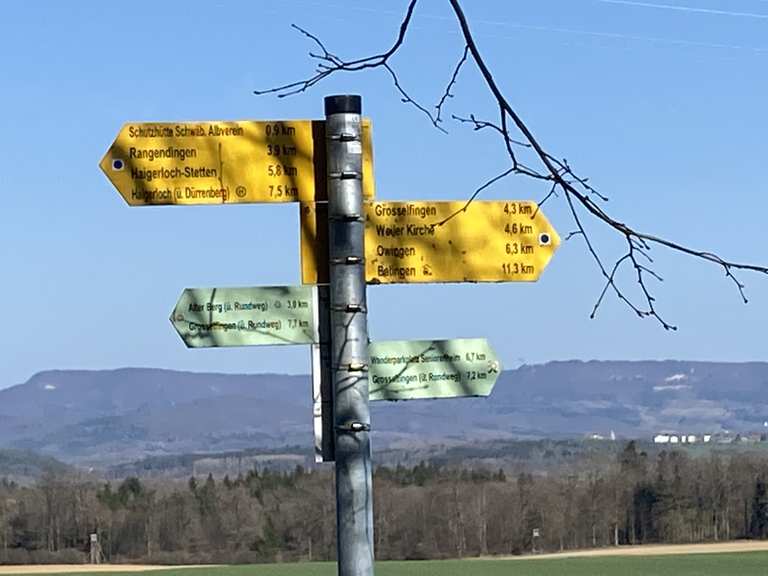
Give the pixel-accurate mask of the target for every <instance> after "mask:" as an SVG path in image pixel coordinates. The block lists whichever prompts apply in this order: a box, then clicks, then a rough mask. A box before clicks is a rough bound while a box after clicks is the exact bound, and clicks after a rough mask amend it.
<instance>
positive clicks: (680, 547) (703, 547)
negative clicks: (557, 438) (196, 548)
mask: <svg viewBox="0 0 768 576" xmlns="http://www.w3.org/2000/svg"><path fill="white" fill-rule="evenodd" d="M765 551H768V540H762V541H760V540H757V541H756V540H738V541H735V542H718V543H715V544H659V545H646V546H619V547H618V548H596V549H593V550H575V551H573V552H559V553H556V554H535V555H530V554H529V555H526V556H487V557H485V558H481V559H480V560H500V559H504V560H507V559H509V560H532V559H546V558H549V559H553V558H595V557H597V556H669V555H673V554H724V553H728V552H730V553H736V552H765ZM1 573H2V572H0V574H1Z"/></svg>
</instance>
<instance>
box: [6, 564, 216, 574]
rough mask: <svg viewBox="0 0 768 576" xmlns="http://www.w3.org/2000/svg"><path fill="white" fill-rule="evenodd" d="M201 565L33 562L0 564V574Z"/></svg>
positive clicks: (64, 572) (127, 570) (142, 569)
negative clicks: (94, 564)
mask: <svg viewBox="0 0 768 576" xmlns="http://www.w3.org/2000/svg"><path fill="white" fill-rule="evenodd" d="M200 567H201V566H147V565H143V564H99V565H97V566H93V565H91V564H35V565H24V566H19V565H15V566H0V574H69V573H72V572H92V573H94V574H97V573H100V572H151V571H156V570H170V569H172V568H173V569H177V568H200Z"/></svg>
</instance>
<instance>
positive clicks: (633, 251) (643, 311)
mask: <svg viewBox="0 0 768 576" xmlns="http://www.w3.org/2000/svg"><path fill="white" fill-rule="evenodd" d="M417 2H418V0H410V2H409V3H408V7H407V9H406V13H405V17H404V18H403V20H402V22H401V24H400V29H399V32H398V35H397V38H396V40H395V42H394V43H393V44H392V46H391V47H390V48H389V49H388V50H387V51H385V52H382V53H381V54H376V55H373V56H368V57H365V58H359V59H356V60H343V59H341V58H339V57H338V56H336V55H335V54H333V53H331V52H329V51H328V50H327V49H326V47H325V46H324V44H323V43H322V42H321V41H320V40H319V39H318V38H317V37H316V36H314V35H313V34H310V33H309V32H307V31H306V30H304V29H302V28H299V27H298V26H295V25H294V28H296V29H297V30H298V31H299V32H300V33H302V34H303V35H304V36H306V37H307V38H309V39H310V40H311V41H312V42H314V43H315V44H316V45H317V46H318V47H319V48H320V50H321V51H322V53H321V54H317V53H313V52H310V57H311V58H313V59H315V60H318V61H319V64H318V67H317V70H316V72H315V74H314V75H312V76H310V77H309V78H307V79H305V80H300V81H297V82H292V83H289V84H284V85H282V86H278V87H277V88H270V89H268V90H262V91H256V92H255V93H256V94H271V93H275V94H277V95H278V97H281V98H282V97H285V96H289V95H292V94H297V93H300V92H304V91H306V90H308V89H309V88H311V87H312V86H314V85H316V84H317V83H319V82H321V81H322V80H324V79H325V78H327V77H328V76H331V75H333V74H335V73H337V72H358V71H362V70H366V69H375V68H384V69H385V70H386V71H387V73H389V75H390V76H391V78H392V81H393V84H394V86H395V89H396V90H397V91H398V93H399V94H400V97H401V100H402V102H404V103H406V104H410V105H411V106H413V107H415V108H416V109H417V110H419V111H420V112H421V113H422V114H424V115H425V116H427V118H428V119H429V120H430V122H431V123H432V125H433V126H435V127H436V128H437V129H439V130H441V131H443V132H445V130H444V128H443V127H442V126H441V123H442V121H443V120H442V115H443V111H444V108H445V106H446V105H447V103H448V101H449V100H450V99H451V98H453V96H454V92H453V91H454V89H455V88H456V86H457V82H458V77H459V73H460V71H461V70H462V69H463V67H464V66H465V65H466V64H467V62H469V61H470V60H471V61H472V62H473V63H474V65H475V66H476V67H477V69H478V71H479V72H480V75H481V77H482V78H483V81H484V82H485V85H486V86H487V88H488V90H489V91H490V93H491V95H492V96H493V99H494V101H495V103H496V106H497V108H498V113H499V119H498V121H497V122H489V121H486V120H478V119H477V118H476V117H475V115H474V114H470V115H469V116H468V117H461V116H456V115H452V118H453V119H454V120H456V121H458V122H459V123H462V124H469V125H470V126H471V127H472V129H473V130H474V131H481V130H490V131H492V132H495V133H496V134H498V135H499V136H500V137H501V139H502V143H503V145H504V149H505V150H506V153H507V156H508V158H509V162H510V166H509V167H508V168H507V169H505V170H503V171H502V172H501V173H499V174H498V175H496V176H494V177H492V178H490V179H489V180H487V181H486V182H485V183H484V184H482V185H481V186H479V187H478V188H477V189H476V190H475V191H474V192H473V194H472V195H471V196H470V197H469V198H468V199H467V202H466V203H465V204H464V206H463V207H462V208H461V209H459V210H458V211H457V212H456V213H454V214H452V215H450V216H449V217H448V218H446V219H445V220H443V221H442V222H438V223H437V224H438V225H443V224H445V223H446V222H447V221H448V220H450V219H451V218H453V217H455V216H457V215H458V214H460V213H462V212H465V211H466V209H467V207H468V206H469V205H470V204H471V203H472V202H473V201H474V200H475V199H476V198H477V197H478V196H479V195H480V193H482V192H483V191H484V190H486V189H487V188H488V187H490V186H491V185H493V184H495V183H496V182H498V181H499V180H501V179H503V178H506V177H508V176H512V175H516V176H523V177H527V178H531V179H534V180H537V181H543V182H549V191H548V192H547V194H546V195H545V196H544V198H543V199H542V200H541V201H540V202H539V204H538V206H539V208H540V207H541V206H542V205H543V204H544V203H545V202H547V201H548V200H549V199H550V198H552V197H561V196H562V197H563V198H564V199H565V201H566V203H567V205H568V209H569V211H570V213H571V217H572V218H573V221H574V223H575V225H576V230H574V231H572V232H570V233H569V234H568V235H567V237H566V240H569V239H572V238H574V237H576V236H580V237H581V238H583V239H584V243H585V246H586V248H587V251H588V253H589V254H590V256H591V258H592V260H593V261H594V262H595V265H596V266H597V268H598V270H599V271H600V274H601V275H602V276H603V279H604V280H605V284H604V286H603V289H602V290H601V292H600V295H599V296H598V298H597V301H596V302H595V305H594V307H593V309H592V313H591V314H590V317H591V318H594V317H595V316H596V314H597V311H598V310H599V308H600V306H601V305H602V303H603V302H604V300H605V296H606V295H607V293H608V292H612V293H613V294H615V296H616V297H617V298H618V300H619V301H621V302H623V303H624V304H625V305H626V306H627V307H628V308H629V309H630V310H632V311H633V312H634V313H635V314H637V315H638V316H639V317H641V318H646V317H652V318H654V319H655V320H656V321H657V322H658V323H659V324H660V325H661V326H662V327H663V328H664V329H665V330H675V329H676V327H675V326H673V325H672V324H669V323H668V322H666V321H665V320H664V319H663V318H662V317H661V316H660V315H659V313H658V311H657V308H656V299H655V298H654V296H653V294H652V292H651V291H650V289H649V288H648V285H647V282H646V280H647V279H648V278H652V279H654V280H657V281H663V279H662V277H661V276H660V275H659V274H658V273H657V272H656V271H655V270H654V269H653V268H652V265H653V259H652V258H651V257H650V254H649V250H650V249H651V245H657V246H662V247H664V248H667V249H669V250H671V251H673V252H677V253H680V254H684V255H687V256H691V257H693V258H696V259H700V260H704V261H706V262H711V263H713V264H715V265H717V266H720V267H721V268H722V269H723V271H724V272H725V276H726V278H728V279H730V280H731V281H732V282H733V283H734V285H735V286H736V289H737V291H738V292H739V295H740V296H741V299H742V301H743V302H745V303H746V302H747V298H746V295H745V293H744V284H743V283H742V282H741V281H740V280H739V279H738V278H737V277H736V276H735V274H734V272H735V271H741V270H744V271H749V272H757V273H760V274H765V275H768V267H766V266H760V265H754V264H747V263H741V262H735V261H731V260H726V259H724V258H722V257H720V256H719V255H717V254H715V253H712V252H707V251H701V250H695V249H693V248H690V247H688V246H685V245H683V244H680V243H677V242H674V241H672V240H669V239H667V238H663V237H661V236H655V235H653V234H649V233H646V232H642V231H640V230H637V229H635V228H633V227H631V226H629V225H627V224H625V223H623V222H621V221H619V220H616V219H615V218H613V217H612V216H610V215H609V214H608V213H607V212H605V210H604V209H603V208H602V204H605V203H606V202H607V201H608V197H607V196H605V195H603V194H602V193H600V192H599V191H598V190H596V189H595V188H594V187H593V186H592V185H591V184H590V183H589V179H588V178H584V177H581V176H579V175H577V174H576V173H575V172H574V170H573V169H572V168H571V166H570V165H569V163H568V161H567V160H566V159H558V158H557V157H556V156H554V155H552V154H550V153H549V152H547V151H546V150H545V149H544V147H543V146H542V145H541V143H540V142H539V141H538V140H537V139H536V137H535V136H534V134H533V132H532V131H531V130H530V129H529V128H528V126H527V125H526V124H525V123H524V122H523V120H522V118H521V117H520V116H519V115H518V114H517V112H516V111H515V109H514V108H513V107H512V105H511V104H510V103H509V101H508V100H507V98H506V97H505V95H504V94H503V93H502V91H501V89H500V88H499V86H498V84H497V83H496V80H495V78H494V76H493V74H492V73H491V71H490V70H489V68H488V66H487V64H486V63H485V60H484V59H483V57H482V56H481V54H480V51H479V49H478V46H477V43H476V42H475V39H474V37H473V35H472V32H471V30H470V28H469V23H468V22H467V18H466V16H465V14H464V11H463V9H462V7H461V4H460V1H459V0H448V3H449V4H450V7H451V9H452V11H453V13H454V15H455V16H456V19H457V22H458V25H459V28H460V30H461V36H462V39H463V41H464V44H465V45H464V51H463V53H462V57H461V58H460V59H459V61H458V62H457V64H456V66H455V68H454V69H453V74H452V75H451V78H450V80H449V82H448V84H447V86H446V88H445V90H444V92H443V93H442V96H441V97H440V99H439V100H438V103H437V105H436V106H435V107H434V109H435V112H434V113H433V112H431V111H430V110H429V109H427V108H426V107H425V106H423V105H421V104H420V103H419V102H417V101H416V100H415V99H413V98H412V97H411V96H410V95H409V94H408V92H407V91H406V90H405V89H404V88H403V86H402V84H401V83H400V81H399V79H398V76H397V73H396V72H395V69H394V68H393V67H392V65H391V63H390V59H391V58H392V56H394V55H395V54H396V53H397V52H398V51H399V50H400V49H401V47H402V46H403V43H404V40H405V35H406V32H407V31H408V27H409V26H410V24H411V22H412V17H413V12H414V9H415V7H416V4H417ZM521 152H525V153H526V155H527V156H531V157H533V158H534V159H535V160H536V161H538V163H540V164H541V167H539V168H536V167H534V166H530V165H528V164H525V163H523V162H521V161H520V157H519V153H521ZM537 210H538V208H537ZM584 213H586V214H588V215H589V216H591V217H593V218H594V219H596V220H597V221H598V222H601V223H603V224H605V225H607V226H608V227H609V228H610V229H612V230H613V231H615V232H617V233H618V234H619V235H620V237H622V238H623V239H624V241H625V243H626V246H627V250H626V252H625V253H624V254H623V255H622V256H621V257H619V258H618V259H616V260H615V261H614V263H613V265H612V266H611V267H610V271H609V269H608V267H606V266H605V264H604V263H603V260H602V259H601V257H600V255H599V252H598V249H597V247H596V246H595V244H594V243H593V241H592V239H591V237H590V236H589V234H588V233H587V230H586V228H585V227H584V224H583V222H582V215H583V214H584ZM641 261H643V262H646V263H645V264H641ZM625 265H627V266H629V267H631V268H630V269H631V270H633V271H634V277H635V283H636V285H637V287H638V289H639V293H640V296H638V297H634V298H631V297H629V296H628V295H627V293H626V292H625V290H624V289H622V288H621V287H620V286H619V284H618V279H617V275H618V273H619V272H620V271H621V270H622V269H623V268H624V267H625ZM637 300H640V301H641V303H640V304H638V303H636V301H637Z"/></svg>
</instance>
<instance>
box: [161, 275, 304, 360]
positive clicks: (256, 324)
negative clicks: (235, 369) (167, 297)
mask: <svg viewBox="0 0 768 576" xmlns="http://www.w3.org/2000/svg"><path fill="white" fill-rule="evenodd" d="M171 322H172V323H173V326H174V328H176V331H177V332H178V333H179V335H180V336H181V338H182V340H184V343H185V344H186V345H187V346H188V347H189V348H210V347H219V346H260V345H261V346H265V345H272V344H312V343H313V342H317V340H318V337H317V324H318V322H317V289H316V288H315V287H313V286H262V287H256V288H187V289H186V290H184V292H183V293H182V294H181V297H180V298H179V301H178V303H177V304H176V308H174V310H173V313H172V314H171Z"/></svg>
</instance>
